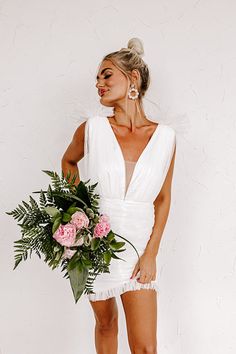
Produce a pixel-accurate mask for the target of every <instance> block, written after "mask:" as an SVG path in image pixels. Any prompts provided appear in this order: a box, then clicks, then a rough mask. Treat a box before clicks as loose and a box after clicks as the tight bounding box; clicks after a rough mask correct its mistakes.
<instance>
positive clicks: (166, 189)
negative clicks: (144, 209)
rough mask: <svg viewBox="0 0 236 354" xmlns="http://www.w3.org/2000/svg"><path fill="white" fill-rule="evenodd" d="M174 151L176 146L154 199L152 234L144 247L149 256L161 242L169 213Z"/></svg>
mask: <svg viewBox="0 0 236 354" xmlns="http://www.w3.org/2000/svg"><path fill="white" fill-rule="evenodd" d="M175 152H176V146H175V149H174V153H173V156H172V160H171V163H170V167H169V170H168V173H167V175H166V178H165V181H164V183H163V186H162V188H161V191H160V193H159V194H158V196H157V198H156V199H155V201H154V207H155V223H154V225H153V229H152V234H151V236H150V240H149V241H148V243H147V246H146V248H145V252H144V253H146V254H148V255H149V256H150V255H151V256H153V257H156V256H157V253H158V250H159V246H160V242H161V237H162V234H163V231H164V228H165V225H166V222H167V218H168V215H169V210H170V203H171V184H172V177H173V171H174V161H175Z"/></svg>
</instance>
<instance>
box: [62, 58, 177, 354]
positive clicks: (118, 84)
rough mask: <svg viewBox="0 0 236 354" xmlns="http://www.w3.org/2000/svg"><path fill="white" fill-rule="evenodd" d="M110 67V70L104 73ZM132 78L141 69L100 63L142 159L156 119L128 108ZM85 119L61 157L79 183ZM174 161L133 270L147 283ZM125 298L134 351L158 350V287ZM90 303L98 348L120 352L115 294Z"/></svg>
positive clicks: (128, 150)
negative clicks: (121, 68)
mask: <svg viewBox="0 0 236 354" xmlns="http://www.w3.org/2000/svg"><path fill="white" fill-rule="evenodd" d="M105 68H110V69H107V70H106V71H105V72H103V73H102V70H103V69H105ZM131 82H132V83H134V84H135V87H136V88H139V82H140V75H139V72H138V70H133V71H132V72H131V73H130V75H129V76H128V77H127V76H126V75H124V73H123V72H121V71H120V70H119V69H118V68H116V67H115V66H114V65H113V64H112V62H110V61H109V60H104V61H103V62H102V63H101V65H100V68H99V72H98V77H97V83H96V87H97V88H98V90H99V89H100V88H102V89H105V90H108V91H107V92H106V93H105V95H103V96H100V102H101V104H103V105H104V106H107V107H114V109H115V110H114V112H115V114H114V115H113V117H110V118H109V121H110V124H111V127H112V129H113V131H114V133H115V135H116V137H117V140H118V142H119V144H120V147H121V150H122V152H123V156H124V158H125V159H127V160H131V161H137V160H138V158H139V156H140V155H141V153H142V151H143V149H144V148H145V146H146V145H147V143H148V141H149V139H150V137H151V136H152V134H153V132H154V130H155V128H156V126H157V124H156V123H153V122H152V121H150V120H148V119H147V118H146V116H145V114H144V112H143V109H142V106H141V105H139V109H140V111H141V117H140V115H139V114H138V112H137V103H138V102H139V100H131V99H128V108H127V111H126V103H125V99H126V96H127V83H129V85H130V83H131ZM138 104H139V103H138ZM126 114H127V116H126ZM85 124H86V122H84V123H82V124H80V126H79V127H78V128H77V129H76V131H75V133H74V135H73V139H72V141H71V143H70V145H69V146H68V148H67V150H66V151H65V153H64V155H63V157H62V161H61V163H62V170H63V172H64V173H65V174H66V173H67V172H68V170H71V172H72V174H74V173H77V175H78V177H77V179H76V182H75V183H76V184H78V183H79V181H80V177H79V171H78V167H77V163H78V161H80V160H81V159H82V157H83V156H84V150H83V149H84V129H85ZM157 129H158V127H157ZM174 160H175V151H174V154H173V158H172V161H171V164H170V167H169V171H168V173H167V176H166V178H165V181H164V183H163V186H162V188H161V191H160V193H159V194H158V196H157V198H156V199H155V201H154V207H155V223H154V226H153V229H152V234H151V235H150V239H149V241H148V243H147V245H146V248H145V251H144V253H143V254H142V255H141V257H140V261H139V262H137V264H136V266H135V267H134V270H133V273H132V274H131V275H130V276H135V275H136V274H137V273H138V272H139V271H140V277H139V279H138V281H139V282H140V283H143V284H145V283H149V282H150V281H151V280H155V279H156V273H157V270H156V257H157V254H158V249H159V245H160V242H161V237H162V234H163V231H164V228H165V225H166V222H167V218H168V214H169V209H170V201H171V184H172V177H173V170H174ZM121 301H122V304H123V308H124V312H125V318H126V326H127V333H128V341H129V346H130V350H131V353H135V354H141V353H150V354H156V353H157V338H156V332H157V292H156V291H155V290H151V289H149V290H148V289H140V290H135V291H134V290H133V291H127V292H125V293H123V294H121ZM90 303H91V306H92V309H93V311H94V316H95V320H96V326H95V346H96V351H97V353H98V354H117V348H118V341H117V335H118V308H117V303H116V299H115V297H113V298H110V299H107V300H99V301H90Z"/></svg>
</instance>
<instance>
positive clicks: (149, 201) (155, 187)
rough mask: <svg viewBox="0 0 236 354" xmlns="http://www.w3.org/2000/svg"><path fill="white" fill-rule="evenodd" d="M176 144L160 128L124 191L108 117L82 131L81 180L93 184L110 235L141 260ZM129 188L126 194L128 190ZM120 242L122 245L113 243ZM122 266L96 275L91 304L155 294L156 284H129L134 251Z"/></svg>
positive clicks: (168, 131) (121, 167)
mask: <svg viewBox="0 0 236 354" xmlns="http://www.w3.org/2000/svg"><path fill="white" fill-rule="evenodd" d="M175 143H176V135H175V131H174V129H173V128H171V127H169V126H167V125H164V124H160V123H159V124H158V126H157V128H156V129H155V131H154V133H153V135H152V137H151V138H150V140H149V142H148V144H147V145H146V147H145V148H144V150H143V152H142V154H141V155H140V157H139V159H138V161H137V162H136V163H135V166H134V168H133V171H132V175H131V179H130V182H129V184H128V185H127V173H126V172H127V170H126V166H127V164H126V163H125V160H124V157H123V154H122V150H121V147H120V145H119V143H118V140H117V138H116V136H115V134H114V132H113V130H112V127H111V125H110V123H109V120H108V118H107V117H102V116H93V117H90V118H89V119H88V120H87V122H86V127H85V156H84V158H85V163H84V166H85V171H84V172H85V178H86V180H88V179H90V184H95V183H96V182H98V184H97V186H96V189H95V191H96V193H98V194H99V196H100V199H99V207H100V212H101V213H106V214H107V215H109V218H110V224H111V229H112V230H113V231H114V232H115V233H117V234H119V235H121V236H123V237H125V238H126V239H128V240H129V241H130V242H131V243H133V244H134V246H135V247H136V249H137V251H138V252H139V255H140V256H141V255H142V253H143V252H144V250H145V247H146V245H147V242H148V241H149V239H150V236H151V233H152V228H153V225H154V222H155V214H154V204H153V202H154V200H155V198H156V197H157V196H158V194H159V192H160V190H161V187H162V185H163V183H164V180H165V177H166V174H167V172H168V169H169V166H170V162H171V159H172V156H173V152H174V147H175ZM126 187H127V188H126ZM117 240H118V241H123V240H122V239H121V238H119V237H117ZM118 256H119V257H120V258H122V259H123V260H117V259H113V258H112V260H111V264H110V268H109V270H110V273H103V274H99V275H98V276H97V278H96V279H95V281H94V284H93V290H94V292H95V294H87V295H86V296H87V298H88V299H89V300H91V301H97V300H105V299H108V298H110V297H113V296H118V295H120V294H122V293H124V292H126V291H131V290H139V289H154V290H156V291H158V290H159V288H158V284H157V280H154V281H151V282H150V283H145V284H142V283H139V282H138V281H137V278H139V276H140V272H138V273H137V275H136V276H135V278H133V279H130V277H131V275H132V272H133V269H134V267H135V265H136V263H137V261H138V257H137V254H136V252H135V250H134V249H133V247H132V246H131V245H130V244H129V243H127V242H126V244H125V251H124V252H120V253H118Z"/></svg>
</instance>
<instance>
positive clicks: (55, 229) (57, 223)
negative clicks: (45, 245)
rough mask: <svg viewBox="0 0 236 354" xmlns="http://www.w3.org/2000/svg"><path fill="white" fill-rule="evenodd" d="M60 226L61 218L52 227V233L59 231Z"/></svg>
mask: <svg viewBox="0 0 236 354" xmlns="http://www.w3.org/2000/svg"><path fill="white" fill-rule="evenodd" d="M60 224H61V216H60V217H58V218H56V220H55V221H54V223H53V225H52V233H53V234H54V233H55V232H56V231H57V229H58V227H59V226H60Z"/></svg>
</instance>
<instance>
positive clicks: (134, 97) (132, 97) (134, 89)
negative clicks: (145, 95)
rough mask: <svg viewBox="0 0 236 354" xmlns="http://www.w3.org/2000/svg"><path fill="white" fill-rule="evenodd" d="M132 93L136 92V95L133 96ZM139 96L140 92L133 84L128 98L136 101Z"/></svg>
mask: <svg viewBox="0 0 236 354" xmlns="http://www.w3.org/2000/svg"><path fill="white" fill-rule="evenodd" d="M131 92H135V93H136V94H135V95H132V94H131ZM138 96H139V92H138V90H137V89H136V88H135V86H134V84H132V85H131V86H130V88H129V91H128V97H129V98H131V99H132V100H136V98H138Z"/></svg>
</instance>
